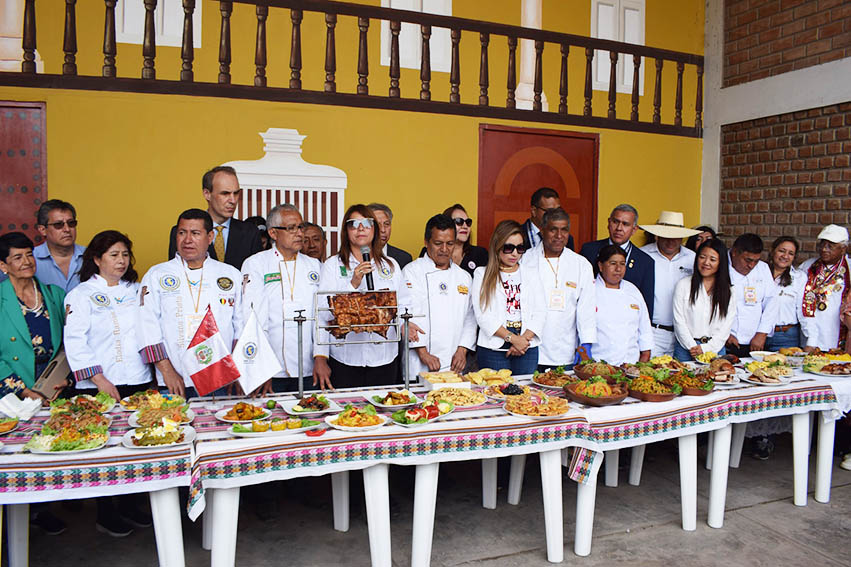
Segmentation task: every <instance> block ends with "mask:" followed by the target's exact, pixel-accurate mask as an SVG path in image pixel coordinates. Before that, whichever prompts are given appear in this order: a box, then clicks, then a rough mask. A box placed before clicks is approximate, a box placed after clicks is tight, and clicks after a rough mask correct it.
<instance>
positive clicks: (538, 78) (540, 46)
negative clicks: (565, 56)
mask: <svg viewBox="0 0 851 567" xmlns="http://www.w3.org/2000/svg"><path fill="white" fill-rule="evenodd" d="M543 63H544V42H543V41H540V40H535V85H534V87H533V91H534V93H535V96H534V98H533V99H532V110H543V104H542V103H541V92H542V91H543V90H544V77H543V72H544V71H543V66H544V64H543Z"/></svg>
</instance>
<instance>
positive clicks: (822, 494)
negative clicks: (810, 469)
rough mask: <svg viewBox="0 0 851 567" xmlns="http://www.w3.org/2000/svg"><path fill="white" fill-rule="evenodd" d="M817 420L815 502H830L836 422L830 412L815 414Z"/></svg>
mask: <svg viewBox="0 0 851 567" xmlns="http://www.w3.org/2000/svg"><path fill="white" fill-rule="evenodd" d="M814 419H817V420H818V446H817V447H818V448H817V449H816V492H815V499H816V502H821V503H823V504H827V503H828V502H830V477H831V475H832V474H833V437H834V435H835V433H836V422H835V421H833V418H831V417H830V412H826V411H824V412H820V414H815V412H814Z"/></svg>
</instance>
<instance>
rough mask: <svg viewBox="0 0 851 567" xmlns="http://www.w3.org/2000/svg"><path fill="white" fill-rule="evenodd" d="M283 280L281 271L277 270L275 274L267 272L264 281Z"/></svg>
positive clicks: (265, 282)
mask: <svg viewBox="0 0 851 567" xmlns="http://www.w3.org/2000/svg"><path fill="white" fill-rule="evenodd" d="M279 281H281V272H275V273H274V274H266V275H265V276H263V283H264V284H267V283H273V282H279Z"/></svg>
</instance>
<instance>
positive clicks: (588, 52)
mask: <svg viewBox="0 0 851 567" xmlns="http://www.w3.org/2000/svg"><path fill="white" fill-rule="evenodd" d="M593 59H594V50H593V49H591V48H590V47H586V48H585V107H584V108H583V109H582V115H583V116H591V94H592V93H593V91H592V90H591V61H593Z"/></svg>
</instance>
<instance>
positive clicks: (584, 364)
mask: <svg viewBox="0 0 851 567" xmlns="http://www.w3.org/2000/svg"><path fill="white" fill-rule="evenodd" d="M573 373H574V374H576V376H577V377H578V378H579V379H580V380H589V379H591V378H593V377H594V376H602V377H603V378H606V379H608V380H609V381H610V382H613V381H614V378H613V377H614V376H617V375H618V374H621V373H622V372H621V369H620V368H618V367H617V366H612V365H611V364H608V363H606V362H605V361H596V360H583V361H581V362H580V363H579V364H577V365H576V366H574V367H573Z"/></svg>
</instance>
